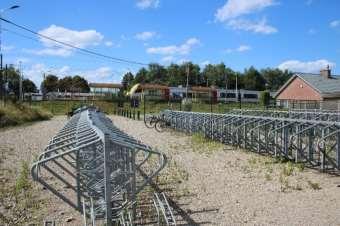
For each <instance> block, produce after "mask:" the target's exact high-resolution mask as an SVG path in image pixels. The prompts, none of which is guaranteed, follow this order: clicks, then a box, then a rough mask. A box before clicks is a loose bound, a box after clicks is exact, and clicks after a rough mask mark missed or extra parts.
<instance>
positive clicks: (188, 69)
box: [185, 63, 190, 99]
mask: <svg viewBox="0 0 340 226" xmlns="http://www.w3.org/2000/svg"><path fill="white" fill-rule="evenodd" d="M189 73H190V68H189V63H188V64H187V87H186V91H185V98H186V99H188V86H189Z"/></svg>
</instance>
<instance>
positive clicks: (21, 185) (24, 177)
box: [15, 161, 31, 194]
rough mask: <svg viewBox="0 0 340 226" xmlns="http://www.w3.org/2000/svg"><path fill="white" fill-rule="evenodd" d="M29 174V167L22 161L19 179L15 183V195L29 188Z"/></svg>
mask: <svg viewBox="0 0 340 226" xmlns="http://www.w3.org/2000/svg"><path fill="white" fill-rule="evenodd" d="M29 173H30V170H29V165H28V163H27V162H25V161H23V162H22V163H21V168H20V174H19V177H18V178H17V179H16V181H15V191H16V193H17V194H18V193H20V192H21V191H23V190H27V189H29V188H30V187H31V184H30V181H29Z"/></svg>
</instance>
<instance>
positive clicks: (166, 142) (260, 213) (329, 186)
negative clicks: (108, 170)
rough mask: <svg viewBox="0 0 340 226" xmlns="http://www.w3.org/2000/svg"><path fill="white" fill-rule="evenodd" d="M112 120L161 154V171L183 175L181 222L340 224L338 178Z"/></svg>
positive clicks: (122, 119)
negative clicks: (165, 161)
mask: <svg viewBox="0 0 340 226" xmlns="http://www.w3.org/2000/svg"><path fill="white" fill-rule="evenodd" d="M111 118H112V120H113V122H114V124H115V125H116V126H118V127H119V128H120V129H121V130H123V131H125V132H126V133H128V134H130V135H132V136H134V137H135V138H137V139H140V140H142V141H143V142H144V143H146V144H148V145H150V146H152V147H154V148H158V149H160V150H161V151H163V152H165V153H166V154H167V156H168V157H169V159H170V163H169V166H168V169H167V170H166V171H169V168H172V170H177V171H180V174H182V175H183V174H184V175H185V176H182V180H181V181H180V182H179V183H177V184H176V185H175V187H176V188H177V189H178V190H180V191H181V192H180V193H181V195H177V196H175V198H176V200H175V201H176V203H177V204H178V206H177V208H181V209H182V210H184V211H185V212H186V213H187V215H188V216H186V217H180V216H178V220H179V221H180V223H182V224H189V225H195V224H196V225H201V224H202V225H340V214H339V208H340V177H338V176H332V175H329V174H322V173H319V172H317V171H315V170H312V169H305V168H304V167H303V166H302V165H299V164H291V163H284V162H280V161H275V160H274V159H272V158H270V157H266V156H260V155H258V154H255V153H251V152H247V151H244V150H236V149H235V148H233V147H229V146H222V147H221V145H216V148H215V149H216V150H211V148H209V150H208V149H206V147H204V145H201V147H197V146H199V145H197V144H195V143H194V142H193V139H192V138H191V137H190V136H187V135H185V134H183V133H177V132H171V131H168V132H163V133H158V132H156V131H155V130H152V129H147V128H146V127H145V126H144V124H143V122H137V121H132V120H129V119H126V118H122V117H117V116H111ZM174 166H175V167H174ZM181 172H182V173H181ZM183 172H184V173H183ZM163 173H165V174H166V175H167V177H166V178H168V179H169V175H168V172H163ZM183 178H184V179H183ZM172 195H173V192H172V194H171V196H172ZM183 218H186V219H183Z"/></svg>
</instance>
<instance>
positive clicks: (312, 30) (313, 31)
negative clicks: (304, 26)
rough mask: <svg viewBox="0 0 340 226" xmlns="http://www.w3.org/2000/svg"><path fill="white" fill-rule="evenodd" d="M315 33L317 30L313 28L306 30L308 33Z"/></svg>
mask: <svg viewBox="0 0 340 226" xmlns="http://www.w3.org/2000/svg"><path fill="white" fill-rule="evenodd" d="M316 33H317V31H316V30H315V29H313V28H311V29H309V30H308V34H310V35H315V34H316Z"/></svg>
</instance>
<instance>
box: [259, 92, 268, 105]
mask: <svg viewBox="0 0 340 226" xmlns="http://www.w3.org/2000/svg"><path fill="white" fill-rule="evenodd" d="M269 103H270V93H269V91H268V90H266V91H262V92H261V93H260V104H261V105H262V106H265V107H267V106H268V105H269Z"/></svg>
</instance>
